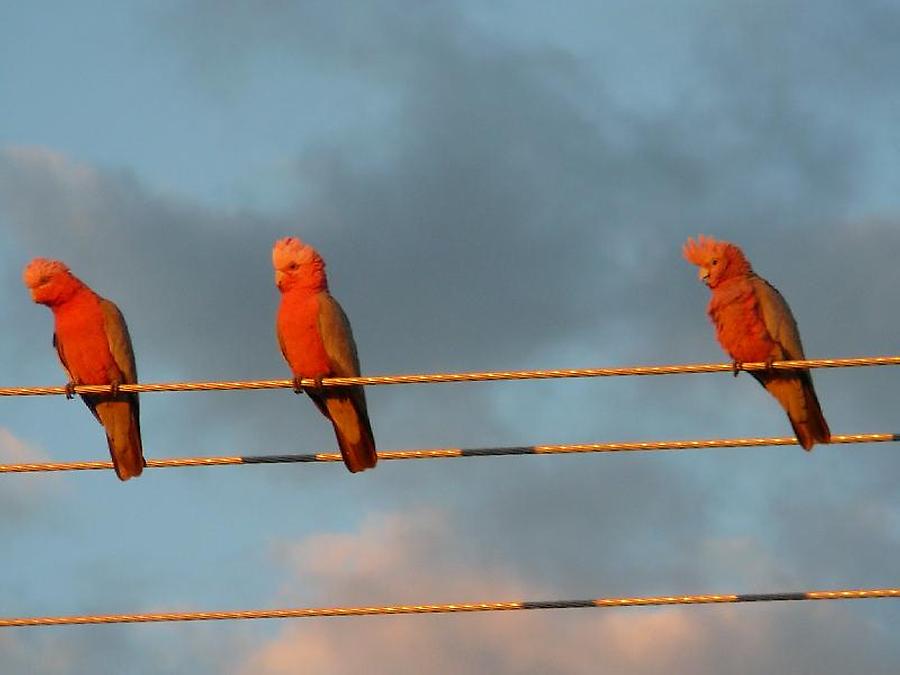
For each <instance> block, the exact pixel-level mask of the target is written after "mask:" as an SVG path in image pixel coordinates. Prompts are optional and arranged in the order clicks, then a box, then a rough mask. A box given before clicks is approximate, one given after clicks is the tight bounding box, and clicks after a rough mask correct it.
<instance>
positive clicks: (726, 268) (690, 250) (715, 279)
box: [681, 234, 752, 288]
mask: <svg viewBox="0 0 900 675" xmlns="http://www.w3.org/2000/svg"><path fill="white" fill-rule="evenodd" d="M681 252H682V253H683V254H684V257H685V259H686V260H687V261H688V262H690V263H693V264H694V265H696V266H697V267H699V268H700V269H699V271H698V272H697V276H699V277H700V281H702V282H703V283H705V284H706V285H707V286H709V287H710V288H715V287H716V286H718V285H719V284H721V283H722V282H724V281H728V280H729V279H733V278H735V277H740V276H744V275H745V274H748V273H749V272H751V271H752V269H751V268H750V263H749V262H747V258H745V257H744V252H743V251H741V249H740V248H738V247H737V246H735V245H734V244H732V243H730V242H727V241H721V240H718V239H713V238H712V237H705V236H703V235H702V234H701V235H700V236H698V237H697V239H696V240H694V239H691V238H690V237H689V238H688V240H687V241H686V242H685V243H684V247H683V248H682V249H681Z"/></svg>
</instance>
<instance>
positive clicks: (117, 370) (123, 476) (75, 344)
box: [22, 258, 145, 481]
mask: <svg viewBox="0 0 900 675" xmlns="http://www.w3.org/2000/svg"><path fill="white" fill-rule="evenodd" d="M22 279H23V281H24V282H25V286H26V287H27V288H28V290H29V291H30V292H31V299H32V300H33V301H34V302H35V303H38V304H42V305H46V306H47V307H49V308H50V310H51V311H52V312H53V320H54V331H53V346H54V347H55V348H56V353H57V354H58V355H59V360H60V362H61V363H62V367H63V369H64V370H65V371H66V373H67V375H68V377H69V382H68V384H67V385H66V397H67V398H69V399H71V398H72V397H73V395H74V392H75V387H76V386H77V385H81V384H95V385H101V384H108V385H111V392H110V393H104V394H82V395H81V398H82V400H83V401H84V402H85V404H86V405H87V407H88V408H89V409H90V411H91V412H92V413H93V414H94V417H96V418H97V421H98V422H100V424H101V425H103V428H104V429H105V431H106V440H107V443H108V444H109V453H110V455H111V456H112V462H113V467H114V468H115V471H116V475H117V476H118V477H119V479H120V480H122V481H126V480H128V479H129V478H134V477H136V476H140V475H141V472H142V471H143V469H144V466H145V462H144V454H143V445H142V443H141V423H140V409H139V404H138V395H137V393H135V392H120V391H119V385H121V384H135V383H136V382H137V367H136V365H135V360H134V349H133V347H132V344H131V336H130V335H129V334H128V326H127V325H126V323H125V317H123V316H122V312H121V311H119V308H118V307H117V306H116V305H115V303H113V302H112V301H110V300H107V299H106V298H103V297H101V296H99V295H97V293H95V292H94V291H92V290H91V289H90V288H89V287H88V286H87V285H86V284H85V283H84V282H83V281H81V279H79V278H78V277H76V276H75V275H74V274H72V272H71V271H70V270H69V268H68V266H67V265H66V264H65V263H63V262H61V261H59V260H49V259H47V258H35V259H34V260H32V261H31V262H29V263H28V265H27V266H26V267H25V270H24V272H23V274H22Z"/></svg>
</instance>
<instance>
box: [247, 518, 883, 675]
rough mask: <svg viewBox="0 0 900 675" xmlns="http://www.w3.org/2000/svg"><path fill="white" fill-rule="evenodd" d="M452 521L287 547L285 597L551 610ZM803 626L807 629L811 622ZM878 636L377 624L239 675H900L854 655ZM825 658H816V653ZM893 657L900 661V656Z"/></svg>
mask: <svg viewBox="0 0 900 675" xmlns="http://www.w3.org/2000/svg"><path fill="white" fill-rule="evenodd" d="M458 534H459V533H458V532H457V531H456V528H455V525H454V523H453V521H452V520H451V519H450V518H449V517H448V516H447V515H446V514H442V513H439V512H434V511H427V510H426V511H422V512H417V513H414V514H402V515H401V514H391V515H388V516H381V517H378V518H371V519H368V520H367V521H366V522H364V523H363V525H362V526H361V528H360V530H359V531H358V532H353V533H347V534H336V535H335V534H330V535H318V536H314V537H310V538H309V539H307V540H304V541H301V542H299V543H297V544H294V545H287V546H285V551H286V552H287V555H286V556H285V562H286V563H287V564H289V565H290V568H291V574H292V583H291V584H290V586H289V587H288V588H285V589H284V590H283V592H282V593H281V595H280V597H279V599H278V600H279V602H280V603H282V604H285V603H287V604H293V605H296V604H297V601H298V598H303V600H304V601H313V602H320V603H321V602H334V601H335V599H340V600H338V601H343V600H344V599H346V600H347V601H348V602H352V603H372V604H375V603H380V602H386V601H389V600H388V599H390V601H393V602H403V603H417V602H452V601H457V602H469V601H481V600H484V601H490V600H501V599H503V600H516V599H539V598H540V599H549V598H550V597H553V594H552V592H549V591H548V590H547V589H546V588H539V587H534V586H532V585H530V584H529V583H528V582H527V581H526V580H524V579H523V578H521V577H520V576H519V575H518V574H517V573H516V572H515V571H514V570H511V569H509V568H507V567H504V566H503V565H498V566H494V567H490V566H482V565H475V564H472V561H471V560H470V559H468V558H467V556H466V555H465V553H464V552H463V551H462V550H461V549H460V547H459V546H458ZM713 546H714V547H715V548H718V549H723V551H726V552H727V551H730V553H726V555H728V557H729V558H731V560H732V562H733V563H734V564H736V565H738V566H741V567H747V568H749V569H752V568H754V567H756V566H758V565H763V566H765V565H766V563H764V562H763V561H761V560H760V559H759V551H758V550H757V549H755V547H754V546H752V545H750V544H748V543H747V542H721V543H713ZM801 616H802V617H803V619H802V621H798V620H800V617H801ZM873 628H874V626H873V625H871V624H868V622H865V621H864V622H863V624H862V625H861V624H860V623H858V622H857V621H856V620H855V619H854V618H853V611H852V609H851V608H849V607H845V606H834V607H817V606H813V605H811V604H807V605H805V606H802V607H797V608H794V607H787V606H784V605H777V606H769V607H764V608H757V607H752V606H736V607H724V606H723V607H693V608H687V607H683V608H681V607H679V608H660V609H621V610H568V611H547V612H544V611H540V612H538V611H533V612H522V613H518V612H508V613H497V614H494V615H489V616H486V615H456V616H412V617H374V618H372V617H368V618H352V619H338V620H332V619H325V620H318V619H313V620H302V621H297V622H290V621H288V622H286V623H285V624H283V627H282V628H281V629H280V631H279V632H278V633H277V634H276V636H275V637H274V639H271V640H269V641H268V642H267V643H264V644H262V645H260V646H258V647H257V648H256V649H255V650H253V651H252V652H251V653H249V654H247V655H246V656H245V658H244V659H243V660H242V662H241V663H240V664H239V665H238V666H237V667H236V668H235V670H234V672H236V673H240V674H244V673H259V674H265V675H277V674H281V673H292V672H296V669H297V667H298V666H299V665H300V664H302V666H303V667H304V668H305V669H308V670H311V671H315V672H318V673H328V674H334V675H337V674H340V673H351V672H359V671H360V670H361V669H364V670H366V672H378V673H382V672H383V673H388V672H423V671H428V672H431V673H451V672H453V673H455V672H460V671H461V670H465V671H467V672H487V671H490V672H495V673H543V672H551V671H552V672H566V673H593V672H596V670H597V667H598V664H599V663H602V664H603V668H604V669H605V670H610V671H615V672H628V673H634V674H636V675H641V674H647V675H649V674H652V673H669V672H672V671H673V670H678V671H679V672H693V673H721V672H728V673H750V672H760V670H765V671H766V672H789V671H791V669H793V668H796V667H798V666H799V665H800V664H802V663H804V662H815V663H816V664H817V665H818V667H817V669H816V672H821V673H842V672H846V668H848V667H852V668H856V669H864V670H865V671H866V672H884V673H887V672H889V668H886V666H885V664H884V663H879V662H878V660H876V659H869V658H868V657H866V656H865V654H866V652H865V650H863V649H850V647H851V646H852V645H853V644H855V641H856V640H862V641H864V642H865V641H866V640H867V635H868V634H869V632H870V631H871V630H872V629H873ZM812 649H815V650H816V656H813V657H809V656H807V655H808V654H809V653H810V652H809V651H807V650H812ZM894 651H896V650H894Z"/></svg>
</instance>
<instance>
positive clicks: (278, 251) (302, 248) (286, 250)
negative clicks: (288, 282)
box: [272, 237, 325, 270]
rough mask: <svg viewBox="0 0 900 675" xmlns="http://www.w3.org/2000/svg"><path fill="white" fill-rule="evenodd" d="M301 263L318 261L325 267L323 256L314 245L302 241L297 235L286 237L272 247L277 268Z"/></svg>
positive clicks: (273, 261)
mask: <svg viewBox="0 0 900 675" xmlns="http://www.w3.org/2000/svg"><path fill="white" fill-rule="evenodd" d="M292 262H296V263H299V264H301V265H303V264H309V263H317V264H318V265H321V266H322V267H325V261H324V260H322V256H320V255H319V252H318V251H316V249H314V248H313V247H312V246H310V245H309V244H306V243H304V242H302V241H300V240H299V239H298V238H297V237H285V238H284V239H279V240H278V241H276V242H275V245H274V246H273V247H272V265H273V266H274V267H275V269H276V270H280V269H284V268H286V267H287V266H288V265H289V264H290V263H292Z"/></svg>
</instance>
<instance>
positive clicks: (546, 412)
mask: <svg viewBox="0 0 900 675" xmlns="http://www.w3.org/2000/svg"><path fill="white" fill-rule="evenodd" d="M0 15H2V20H0V100H2V106H0V108H2V113H0V121H2V123H0V228H2V232H3V233H4V235H5V236H4V237H3V239H2V242H0V318H2V319H3V325H4V326H6V327H7V329H6V330H4V331H3V332H2V334H0V372H2V373H3V379H4V381H5V382H6V383H7V384H9V385H19V384H61V383H62V382H63V374H62V371H61V370H60V369H59V366H58V364H57V363H56V357H55V355H54V353H53V350H52V349H51V347H50V335H51V317H50V314H49V312H47V310H46V309H45V308H43V307H39V306H35V305H33V304H32V303H31V302H30V300H29V298H28V295H27V293H26V291H25V289H24V287H23V286H22V284H21V281H20V273H21V269H22V267H23V266H24V264H25V263H26V262H27V261H28V260H29V259H30V258H31V257H33V256H36V255H42V256H48V257H58V258H61V259H63V260H65V261H66V262H67V263H68V264H69V265H70V266H71V267H72V269H73V271H74V272H75V273H76V274H78V275H79V276H80V277H81V278H83V279H84V280H85V281H86V282H88V283H89V284H91V285H92V287H93V288H94V289H95V290H97V291H98V292H99V293H101V294H102V295H104V296H106V297H109V298H110V299H113V300H114V301H115V302H116V303H117V304H118V305H119V306H120V307H121V309H122V311H123V312H124V314H125V316H126V318H127V320H128V323H129V326H130V329H131V333H132V336H133V339H134V342H135V347H136V350H137V357H138V369H139V373H140V375H141V378H142V379H143V380H145V381H164V380H178V379H204V380H205V379H220V378H221V379H235V378H259V377H263V378H268V377H284V376H286V375H287V368H286V366H285V364H284V363H283V361H282V359H281V355H280V354H279V352H278V348H277V346H276V343H275V338H274V331H273V321H274V313H275V308H276V306H277V301H278V298H277V291H276V289H275V288H274V286H273V284H272V275H271V271H270V269H271V268H270V261H269V252H270V248H271V245H272V242H273V241H274V240H275V239H276V238H279V237H281V236H285V235H296V236H300V237H301V238H304V239H305V240H308V241H309V242H310V243H312V244H313V245H315V246H316V247H317V248H318V249H319V250H320V251H321V252H322V254H323V256H324V257H325V259H326V261H327V262H328V270H329V275H330V277H329V278H330V286H331V289H332V291H333V293H334V294H335V296H336V297H337V298H338V299H339V300H340V301H341V303H342V304H343V306H344V308H345V309H346V310H347V312H348V314H349V315H350V317H351V320H352V322H353V326H354V332H355V335H356V337H357V342H358V343H359V348H360V355H361V358H362V364H363V370H364V371H365V372H370V373H392V372H415V371H425V372H427V371H438V370H475V369H481V368H492V369H493V368H543V367H567V366H571V367H578V366H592V365H606V364H628V363H665V362H682V361H685V362H686V361H716V360H720V359H722V358H723V357H722V355H721V352H720V351H719V348H718V346H717V344H716V343H715V340H714V337H713V331H712V327H711V326H710V325H709V324H708V321H707V319H706V317H705V315H704V308H705V304H706V301H707V291H706V289H704V288H703V287H702V286H701V285H700V284H698V283H697V281H696V277H695V271H694V269H693V268H692V267H691V266H690V265H688V264H687V263H686V262H685V261H684V260H682V258H681V256H680V246H681V244H682V242H683V241H684V239H685V238H686V237H688V236H691V235H695V234H697V233H700V232H703V233H708V234H712V235H716V236H720V237H723V238H728V239H731V240H733V241H735V242H736V243H738V244H740V245H741V246H743V248H744V250H745V252H746V253H747V256H748V257H749V259H750V260H751V262H752V263H753V265H754V267H755V269H756V270H757V271H758V272H759V273H760V274H762V275H763V276H765V277H766V278H768V279H769V280H770V281H771V282H772V283H774V284H775V285H776V286H777V287H778V288H779V289H780V290H781V291H782V292H783V293H784V295H785V296H786V297H787V298H788V300H789V302H790V303H791V305H792V307H793V310H794V313H795V316H796V317H797V320H798V322H799V324H800V328H801V332H802V334H803V338H804V344H805V346H806V350H807V353H808V354H809V355H810V356H832V355H834V356H842V355H846V356H850V355H862V354H870V353H892V352H894V351H896V350H895V340H894V339H893V337H892V336H894V335H896V334H897V332H898V329H900V326H898V322H897V319H896V313H895V312H893V311H892V301H893V295H894V294H893V292H892V290H893V289H894V288H896V287H897V284H898V282H900V278H898V277H900V273H898V272H897V268H896V265H895V260H894V259H895V255H894V251H895V250H896V248H897V246H898V245H900V228H898V214H900V200H898V196H897V191H896V175H897V171H898V168H900V135H898V131H897V128H896V123H895V121H896V116H897V111H898V105H900V98H898V96H900V95H898V91H897V87H896V84H895V73H894V71H895V70H896V69H895V68H894V67H893V64H895V63H897V61H898V58H900V47H898V44H897V41H896V39H895V35H896V29H897V28H898V27H900V7H898V6H897V4H896V3H895V2H885V1H878V0H867V1H865V2H858V3H855V4H853V5H850V4H849V3H842V2H837V1H836V0H835V1H831V0H827V1H824V2H815V3H814V2H796V3H782V2H774V1H767V2H752V3H751V2H742V1H739V2H733V3H728V4H727V5H723V4H722V3H713V2H707V1H702V0H691V1H687V0H686V1H683V2H675V3H672V2H666V3H663V2H652V1H649V0H648V1H646V2H605V3H589V2H571V3H566V4H565V5H564V6H559V7H553V8H550V7H548V6H547V5H546V4H545V3H526V2H515V3H513V2H500V3H492V4H491V5H490V6H489V7H488V6H485V5H483V4H482V3H475V2H459V3H440V2H434V3H413V2H399V1H398V2H379V3H371V4H368V5H365V6H362V5H359V4H357V3H344V2H329V3H324V2H309V3H299V2H288V1H284V2H271V3H249V2H237V1H226V2H204V1H201V0H197V1H194V2H184V3H174V2H166V3H141V2H128V3H118V4H117V5H115V6H110V5H109V4H108V3H99V2H96V3H91V2H85V3H79V4H78V5H77V6H76V5H74V4H64V3H49V2H47V3H44V2H35V3H27V5H26V4H25V3H20V4H19V5H16V6H9V7H6V8H4V9H3V10H2V12H0ZM815 381H816V385H817V389H818V391H819V396H820V399H821V401H822V405H823V408H824V410H825V414H826V416H827V418H828V420H829V423H830V425H831V428H832V430H833V431H834V432H836V433H859V432H891V431H897V429H896V428H895V424H894V422H895V417H894V411H895V407H896V406H895V405H894V401H895V397H896V391H897V385H896V375H895V374H894V373H893V372H892V370H890V369H881V370H879V371H877V372H876V371H875V370H862V369H859V370H854V371H847V372H843V371H842V372H816V373H815ZM368 395H369V405H370V412H371V416H372V422H373V427H374V430H375V434H376V438H377V439H378V443H379V447H381V448H382V449H391V448H416V447H441V446H490V445H514V444H530V443H566V442H591V441H604V440H624V439H664V438H699V437H715V436H742V435H754V436H756V435H785V434H787V433H789V427H788V425H787V421H786V420H785V418H784V415H783V413H782V412H781V411H780V410H779V409H778V407H777V406H776V405H775V404H774V402H773V401H772V400H771V399H769V398H768V397H767V396H766V395H765V392H763V391H762V390H761V389H760V388H759V387H758V385H756V383H755V382H753V381H752V379H751V378H749V377H746V376H745V377H740V378H738V379H737V380H733V379H732V378H730V377H727V376H724V375H723V376H718V375H709V376H691V377H668V378H649V379H647V380H640V381H638V380H636V379H624V378H622V379H617V380H616V381H598V380H590V381H576V380H573V381H559V382H553V381H547V382H515V383H492V384H470V385H435V386H424V387H412V386H411V387H390V388H376V389H372V390H371V391H370V392H369V394H368ZM141 406H142V428H143V433H144V444H145V451H146V454H147V455H148V456H152V457H165V456H183V455H204V454H208V455H213V454H253V453H258V454H267V453H272V452H289V451H293V452H313V451H321V450H331V449H332V448H333V444H334V440H333V437H332V435H331V431H330V427H329V425H328V424H327V423H326V422H325V421H324V420H323V419H321V417H320V416H319V415H318V413H317V412H316V411H315V409H314V408H313V406H312V405H311V404H310V403H309V402H308V401H306V400H302V399H299V398H297V397H294V396H293V394H291V393H290V392H287V391H273V392H235V393H203V394H201V393H190V394H147V395H144V396H143V397H142V404H141ZM3 408H4V412H3V414H2V416H0V452H2V457H3V458H4V461H22V458H23V457H44V458H53V459H57V460H61V461H64V460H75V459H84V458H103V457H105V456H106V449H105V447H104V446H105V444H104V443H103V436H102V431H101V429H100V428H99V427H98V426H97V425H96V423H95V422H94V420H93V419H92V417H91V416H90V415H89V414H88V412H87V410H86V409H85V408H84V406H83V405H82V404H81V403H80V402H67V401H65V400H64V399H63V398H62V397H47V398H20V399H7V400H5V401H3ZM896 468H897V460H896V451H895V450H894V448H893V447H891V446H890V445H884V446H877V447H875V446H860V447H852V446H836V447H817V448H816V449H815V451H814V452H813V453H811V454H810V455H807V454H806V453H803V452H802V451H800V450H799V449H797V448H780V449H762V450H754V451H747V450H725V451H710V452H704V453H684V454H664V455H640V454H636V455H630V456H581V457H561V458H553V457H529V458H507V459H483V460H465V461H450V460H448V461H434V462H421V463H420V462H398V463H386V462H385V463H383V464H382V465H380V466H379V467H378V469H377V470H376V471H374V472H367V473H366V474H363V475H356V476H350V475H349V474H347V473H346V472H344V471H342V470H341V469H340V467H338V466H331V465H327V466H325V465H323V466H305V465H298V466H275V467H246V468H222V469H195V470H165V471H162V470H153V471H147V472H146V473H145V475H144V476H142V477H141V478H140V479H139V480H134V481H130V482H128V483H127V484H119V483H118V482H117V481H116V480H115V478H114V477H113V475H112V474H111V473H105V472H103V473H99V472H98V473H84V474H61V475H55V476H49V475H35V476H7V477H5V478H4V479H3V486H2V487H3V491H2V494H0V532H2V534H3V536H4V539H5V541H6V547H7V548H6V555H5V556H4V563H3V567H2V569H3V570H4V571H5V572H6V574H5V577H6V578H7V580H8V582H7V584H6V585H0V605H2V607H3V608H4V610H3V614H4V615H10V616H11V615H29V614H44V613H47V614H65V613H89V612H100V613H107V612H120V611H122V612H128V611H141V610H147V611H151V610H167V609H198V610H199V609H230V608H250V607H271V606H304V605H341V604H354V603H370V602H386V603H393V602H428V601H442V600H447V601H457V600H482V599H495V598H496V599H504V598H515V597H528V598H556V597H590V596H600V595H642V594H653V593H681V592H684V593H688V592H766V591H772V590H793V589H798V590H799V589H807V588H816V587H862V586H889V585H896V584H897V579H896V569H895V568H896V565H895V564H894V563H893V562H892V561H894V560H896V559H897V556H898V554H900V507H898V503H897V499H896V490H895V481H894V480H893V479H892V476H894V475H895V472H896ZM898 618H900V617H898V610H897V609H896V608H895V607H894V606H893V603H890V602H889V601H880V602H879V601H867V602H859V603H829V604H828V606H818V605H817V606H814V607H811V606H808V605H805V606H798V607H784V606H778V605H768V606H764V607H712V608H688V609H685V610H679V609H660V610H638V611H622V612H607V613H602V612H597V613H593V614H589V613H585V612H569V613H564V612H551V613H541V615H540V616H518V617H511V616H508V615H498V616H484V617H472V616H463V617H424V618H417V617H412V618H402V617H394V618H386V619H384V620H380V619H360V620H346V621H345V620H340V621H332V620H323V621H298V622H293V623H291V622H276V621H268V622H260V623H257V624H253V625H248V624H246V623H221V624H216V625H181V626H126V627H99V628H92V627H85V628H68V629H63V628H60V629H48V630H43V629H41V630H34V631H8V632H5V633H2V634H0V654H2V655H3V657H4V662H5V663H6V664H9V665H8V667H9V668H11V669H12V670H11V671H10V672H23V673H80V672H121V673H160V672H166V673H168V672H171V673H179V672H184V670H185V668H186V667H190V669H191V670H192V671H195V672H199V673H205V672H209V673H213V672H231V673H250V672H253V673H292V672H297V670H298V669H299V668H301V667H303V668H306V669H307V670H309V671H311V672H327V673H345V672H351V671H358V670H359V669H360V668H361V667H366V668H367V669H368V670H370V671H372V670H373V669H374V672H404V669H406V670H407V671H408V672H415V671H418V672H423V671H425V672H437V673H443V672H447V673H449V672H460V671H473V672H483V671H487V670H490V671H493V672H503V673H506V672H509V673H524V672H535V673H538V672H549V671H553V670H556V671H558V672H573V673H581V672H585V673H587V672H594V670H593V669H595V667H596V663H597V660H598V659H601V658H602V659H603V660H604V663H606V664H607V666H608V668H610V669H611V670H615V671H616V672H628V673H637V674H644V673H662V672H672V671H673V670H678V671H685V672H688V671H689V672H698V673H705V672H709V673H713V672H733V673H751V672H816V673H844V672H849V671H856V672H871V673H881V672H883V673H893V672H896V670H897V667H898V665H900V650H898V647H897V644H896V640H895V639H894V638H893V631H892V628H891V627H892V626H894V625H896V623H897V620H898ZM647 635H652V636H654V640H653V641H652V642H648V641H647ZM350 644H352V645H354V646H355V648H352V649H348V648H347V647H348V645H350ZM186 664H190V666H187V665H186ZM373 664H374V665H373ZM723 664H725V665H723Z"/></svg>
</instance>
